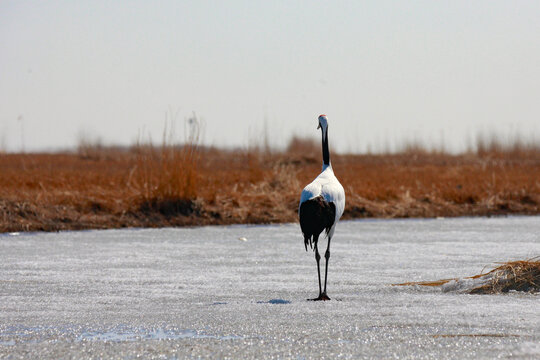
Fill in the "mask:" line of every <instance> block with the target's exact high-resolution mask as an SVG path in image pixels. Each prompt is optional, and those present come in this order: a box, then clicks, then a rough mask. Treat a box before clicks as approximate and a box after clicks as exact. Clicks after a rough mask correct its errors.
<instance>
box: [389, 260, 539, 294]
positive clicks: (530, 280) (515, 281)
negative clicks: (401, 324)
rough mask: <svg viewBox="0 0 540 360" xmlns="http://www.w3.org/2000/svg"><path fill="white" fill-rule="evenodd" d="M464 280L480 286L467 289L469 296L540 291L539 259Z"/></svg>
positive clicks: (440, 282)
mask: <svg viewBox="0 0 540 360" xmlns="http://www.w3.org/2000/svg"><path fill="white" fill-rule="evenodd" d="M464 279H473V280H480V284H479V285H478V283H476V284H477V285H473V286H472V287H471V288H470V289H467V293H469V294H500V293H507V292H509V291H523V292H539V291H540V257H536V258H532V259H529V260H519V261H510V262H506V263H503V264H502V265H500V266H498V267H496V268H494V269H493V270H491V271H489V272H487V273H481V274H478V275H474V276H469V277H466V278H464ZM459 280H460V279H458V278H453V279H441V280H436V281H418V282H405V283H401V284H394V285H396V286H413V285H419V286H442V285H445V284H448V283H449V282H451V281H459ZM473 284H474V283H473Z"/></svg>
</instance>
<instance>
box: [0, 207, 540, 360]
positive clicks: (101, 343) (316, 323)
mask: <svg viewBox="0 0 540 360" xmlns="http://www.w3.org/2000/svg"><path fill="white" fill-rule="evenodd" d="M539 234H540V218H539V217H510V218H490V219H486V218H474V219H471V218H458V219H442V220H367V221H349V222H341V223H340V224H338V227H337V229H336V233H335V236H334V239H333V241H332V256H331V258H330V270H329V284H328V294H329V296H330V297H331V298H332V301H329V302H308V301H306V299H307V298H312V297H315V296H316V295H317V292H318V285H317V272H316V265H315V260H314V256H313V253H312V252H311V251H310V252H307V253H306V252H305V251H304V245H303V239H302V236H301V233H300V229H299V226H298V225H297V224H287V225H275V226H227V227H203V228H180V229H140V230H107V231H82V232H61V233H20V234H4V235H0V358H4V357H5V358H70V357H76V358H90V357H94V358H110V357H114V358H134V357H137V356H142V357H146V358H149V357H162V358H185V357H195V358H199V357H204V358H227V357H230V358H261V357H263V358H270V357H278V358H300V359H302V358H338V357H342V358H456V359H462V358H471V359H472V358H474V359H477V358H496V357H518V358H535V357H536V358H538V356H539V355H540V348H539V346H538V344H539V343H540V310H539V309H540V306H539V304H540V296H539V295H531V294H522V293H510V294H505V295H467V294H463V293H462V292H461V291H460V289H462V287H460V286H461V285H463V284H461V285H459V284H458V283H459V282H456V284H454V285H451V284H449V285H447V286H446V287H445V288H444V290H445V291H443V290H442V289H443V288H441V287H438V288H425V287H418V286H416V287H415V286H411V287H397V286H391V284H393V283H400V282H406V281H426V280H437V279H442V278H453V277H459V278H462V277H466V276H470V275H474V274H478V273H479V272H480V271H481V270H482V268H483V267H484V266H485V265H492V264H494V263H495V262H501V261H510V260H521V259H527V258H530V257H533V256H537V255H540V235H539ZM241 238H243V239H246V240H247V241H244V240H242V241H239V239H241ZM323 260H324V258H323ZM486 270H488V269H486ZM458 285H459V286H458ZM452 286H454V287H452Z"/></svg>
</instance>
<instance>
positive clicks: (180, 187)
mask: <svg viewBox="0 0 540 360" xmlns="http://www.w3.org/2000/svg"><path fill="white" fill-rule="evenodd" d="M187 128H188V131H187V137H186V140H185V143H184V144H182V145H176V144H174V140H173V136H174V129H173V128H172V125H171V127H170V128H167V127H165V130H164V132H163V142H162V144H161V148H159V149H156V148H155V147H154V146H153V145H152V143H151V142H149V143H148V144H142V145H141V144H140V143H139V144H137V146H136V148H135V150H134V151H135V153H136V164H135V166H134V168H133V169H132V172H131V174H130V179H129V183H131V184H133V186H134V187H135V188H136V189H137V191H136V192H137V193H138V196H137V198H138V200H137V201H136V202H137V203H138V209H137V210H140V211H142V212H143V213H148V212H153V211H156V212H158V213H160V214H161V215H164V216H167V217H169V216H175V215H183V216H188V215H191V214H192V213H194V212H196V210H197V206H196V201H195V200H196V198H197V193H198V190H199V189H198V187H199V160H200V153H199V140H200V134H201V122H200V121H199V120H198V119H197V117H196V116H195V115H193V117H191V118H189V119H188V120H187Z"/></svg>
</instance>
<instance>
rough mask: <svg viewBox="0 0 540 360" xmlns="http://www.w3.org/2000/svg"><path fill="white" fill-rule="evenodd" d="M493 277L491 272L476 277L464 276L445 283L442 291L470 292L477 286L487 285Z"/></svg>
mask: <svg viewBox="0 0 540 360" xmlns="http://www.w3.org/2000/svg"><path fill="white" fill-rule="evenodd" d="M491 279H492V276H491V274H486V275H485V276H481V277H478V278H475V279H471V278H463V279H456V280H450V281H449V282H447V283H446V284H443V285H442V287H441V290H442V292H457V293H460V294H461V293H468V292H470V291H472V290H473V289H475V288H478V287H480V286H483V285H486V284H487V283H489V282H490V281H491Z"/></svg>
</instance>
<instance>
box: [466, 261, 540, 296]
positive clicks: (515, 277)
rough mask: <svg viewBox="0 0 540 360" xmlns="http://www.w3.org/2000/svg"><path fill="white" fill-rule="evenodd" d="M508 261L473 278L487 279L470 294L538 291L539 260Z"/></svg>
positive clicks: (539, 277) (539, 287)
mask: <svg viewBox="0 0 540 360" xmlns="http://www.w3.org/2000/svg"><path fill="white" fill-rule="evenodd" d="M536 259H537V260H535V259H530V260H519V261H510V262H507V263H504V264H502V265H501V266H499V267H496V268H495V269H493V270H491V271H490V272H488V273H487V274H482V275H477V276H476V277H473V278H484V277H485V278H488V279H489V281H487V282H486V283H485V284H484V285H481V286H478V287H475V288H473V289H471V291H470V292H469V293H470V294H500V293H507V292H509V291H512V290H514V291H524V292H539V291H540V258H536Z"/></svg>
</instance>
